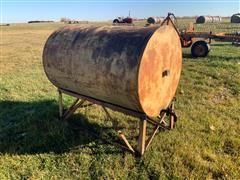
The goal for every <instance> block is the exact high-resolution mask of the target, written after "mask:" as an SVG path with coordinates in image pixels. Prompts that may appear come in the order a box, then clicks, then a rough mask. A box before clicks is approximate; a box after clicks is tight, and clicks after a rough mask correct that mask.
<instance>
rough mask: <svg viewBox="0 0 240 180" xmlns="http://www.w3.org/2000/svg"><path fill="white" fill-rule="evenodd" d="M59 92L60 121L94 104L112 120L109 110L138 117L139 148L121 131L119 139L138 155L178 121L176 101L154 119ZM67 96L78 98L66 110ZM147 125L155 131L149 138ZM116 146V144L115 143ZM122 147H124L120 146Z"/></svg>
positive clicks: (100, 102) (65, 92) (69, 92)
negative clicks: (79, 109)
mask: <svg viewBox="0 0 240 180" xmlns="http://www.w3.org/2000/svg"><path fill="white" fill-rule="evenodd" d="M58 92H59V117H60V119H63V120H65V119H67V118H69V117H70V116H71V115H72V114H73V113H74V112H75V111H76V110H77V109H78V108H83V107H88V106H91V105H93V104H98V105H101V106H102V108H103V110H104V111H105V113H106V115H107V117H109V118H110V119H112V118H111V116H110V113H109V112H108V110H107V109H106V107H107V108H110V109H112V110H116V111H120V112H123V113H125V114H128V115H132V116H135V117H138V118H139V119H140V121H139V138H138V145H137V148H135V149H134V148H133V147H132V146H131V145H130V143H129V141H128V140H127V138H126V137H125V135H124V134H123V133H122V132H121V131H119V132H118V133H119V137H120V138H121V139H122V140H123V142H124V143H125V146H124V147H125V148H127V149H128V150H129V151H130V152H132V153H134V154H135V153H137V154H139V155H143V154H144V152H145V151H146V150H147V149H148V147H149V145H150V144H151V142H152V140H153V138H154V137H155V135H156V133H157V132H158V130H159V128H162V129H165V130H171V129H173V128H174V123H175V122H176V121H177V116H176V114H175V112H174V101H175V100H173V101H172V103H171V104H170V105H169V107H168V108H167V109H164V110H162V111H161V113H160V115H159V116H158V117H157V118H155V119H153V118H150V117H147V116H146V115H145V114H144V113H142V112H138V111H134V110H131V109H127V108H125V107H121V106H118V105H114V104H111V103H107V102H104V101H101V100H97V99H94V98H91V97H87V96H84V95H80V94H77V93H75V92H71V91H68V90H63V89H58ZM63 93H64V94H67V95H70V96H73V97H76V98H77V99H76V100H75V101H74V102H73V104H72V105H71V106H70V107H69V108H67V109H65V110H64V108H63V97H62V94H63ZM86 101H89V102H90V103H89V104H85V105H84V102H86ZM166 117H168V121H166ZM147 123H149V124H150V125H153V126H154V129H153V131H152V133H151V135H150V136H149V137H147ZM114 144H116V143H114ZM120 146H121V147H122V145H120Z"/></svg>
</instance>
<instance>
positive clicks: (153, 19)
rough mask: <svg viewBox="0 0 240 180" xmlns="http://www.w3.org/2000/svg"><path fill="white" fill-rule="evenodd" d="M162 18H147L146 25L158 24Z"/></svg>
mask: <svg viewBox="0 0 240 180" xmlns="http://www.w3.org/2000/svg"><path fill="white" fill-rule="evenodd" d="M163 20H164V18H162V17H149V18H147V23H148V24H160V23H161V22H162V21H163Z"/></svg>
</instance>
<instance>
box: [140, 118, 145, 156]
mask: <svg viewBox="0 0 240 180" xmlns="http://www.w3.org/2000/svg"><path fill="white" fill-rule="evenodd" d="M146 129H147V120H146V119H144V120H141V121H140V123H139V139H138V152H139V154H140V155H143V153H144V151H145V139H146Z"/></svg>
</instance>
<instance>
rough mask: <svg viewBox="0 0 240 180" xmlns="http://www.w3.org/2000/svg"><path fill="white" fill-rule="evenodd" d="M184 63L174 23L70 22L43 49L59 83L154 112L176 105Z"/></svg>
mask: <svg viewBox="0 0 240 180" xmlns="http://www.w3.org/2000/svg"><path fill="white" fill-rule="evenodd" d="M181 63H182V52H181V45H180V40H179V37H178V34H177V32H176V31H175V30H174V28H172V27H170V26H162V27H160V28H157V27H148V28H142V27H91V28H82V27H65V28H61V29H59V30H57V31H56V32H54V33H53V34H52V35H51V36H50V37H49V39H48V40H47V42H46V44H45V47H44V52H43V64H44V69H45V72H46V74H47V76H48V78H49V80H50V81H51V82H52V83H53V84H54V85H55V86H57V87H58V88H61V89H64V90H67V91H68V92H75V93H77V94H80V95H83V96H84V97H89V98H92V99H96V100H100V101H104V102H106V103H108V104H111V105H117V106H120V107H125V108H126V109H129V110H133V111H136V112H140V113H145V114H146V115H148V116H151V117H152V116H157V115H159V113H160V111H161V110H162V109H164V108H166V107H167V106H168V105H169V104H170V102H171V100H172V98H173V96H174V94H175V91H176V88H177V85H178V81H179V78H180V72H181V66H182V64H181ZM164 72H168V73H165V74H166V75H165V76H163V74H164Z"/></svg>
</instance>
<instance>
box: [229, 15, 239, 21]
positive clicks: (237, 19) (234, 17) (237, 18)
mask: <svg viewBox="0 0 240 180" xmlns="http://www.w3.org/2000/svg"><path fill="white" fill-rule="evenodd" d="M231 23H240V14H234V15H232V16H231Z"/></svg>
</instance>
